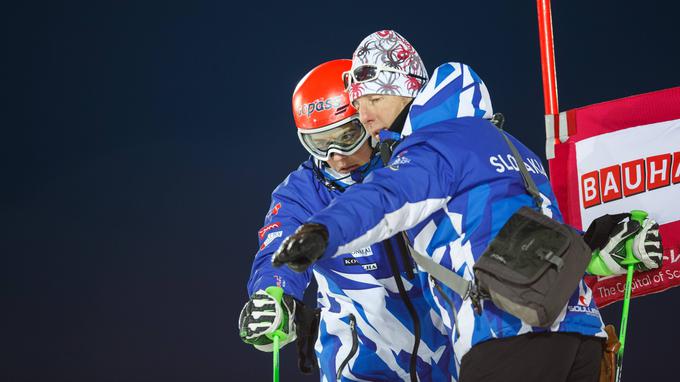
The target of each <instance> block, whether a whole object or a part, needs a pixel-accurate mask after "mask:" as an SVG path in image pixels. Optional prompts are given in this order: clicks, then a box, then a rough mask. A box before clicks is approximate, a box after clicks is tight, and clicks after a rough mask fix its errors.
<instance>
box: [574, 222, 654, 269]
mask: <svg viewBox="0 0 680 382" xmlns="http://www.w3.org/2000/svg"><path fill="white" fill-rule="evenodd" d="M631 238H632V239H633V256H635V258H636V259H638V260H640V262H639V263H637V264H635V270H636V271H639V272H644V271H648V270H651V269H655V268H658V267H660V266H661V263H662V256H663V247H662V245H661V237H660V236H659V224H657V223H656V222H655V221H654V220H652V219H645V220H644V222H643V223H642V224H640V223H638V222H637V221H635V220H630V214H629V213H623V214H617V215H603V216H601V217H599V218H597V219H595V220H593V222H592V223H591V224H590V227H588V231H587V232H586V233H585V235H584V236H583V239H584V240H585V241H586V243H588V245H589V246H590V247H591V248H592V249H593V250H599V256H600V258H601V259H602V261H603V262H604V263H605V265H606V266H607V268H608V269H609V270H610V271H611V273H612V274H617V275H620V274H625V273H626V269H627V267H626V265H623V264H622V262H623V260H624V259H625V258H626V249H625V244H626V240H628V239H631Z"/></svg>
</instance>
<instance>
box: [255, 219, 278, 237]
mask: <svg viewBox="0 0 680 382" xmlns="http://www.w3.org/2000/svg"><path fill="white" fill-rule="evenodd" d="M274 228H281V223H279V222H274V223H272V224H269V225H266V226H264V227H262V228H260V230H259V231H257V234H258V235H259V236H260V240H261V239H264V234H265V233H267V231H271V230H273V229H274Z"/></svg>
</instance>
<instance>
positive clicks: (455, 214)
mask: <svg viewBox="0 0 680 382" xmlns="http://www.w3.org/2000/svg"><path fill="white" fill-rule="evenodd" d="M491 113H492V111H491V101H490V99H489V96H488V92H487V91H486V87H485V85H484V83H483V82H482V81H481V79H479V77H478V76H477V75H476V74H475V73H474V72H473V71H472V70H471V69H470V68H469V67H467V66H466V65H463V64H459V63H447V64H444V65H442V66H440V67H439V68H437V70H435V72H434V73H433V75H432V77H431V80H430V82H429V84H428V85H427V86H426V87H425V88H424V89H423V91H422V92H421V93H420V94H419V96H418V97H416V99H415V100H414V102H413V104H412V106H411V110H410V112H409V116H408V118H407V120H406V124H405V126H404V130H403V134H404V135H407V137H405V138H404V139H403V141H402V142H401V144H400V145H399V146H397V148H396V150H395V152H394V153H393V155H392V157H391V159H390V163H389V165H388V166H387V167H385V168H381V169H378V170H376V171H374V172H372V173H371V174H370V175H369V176H368V177H367V179H366V180H365V181H364V182H363V184H360V185H357V186H354V187H352V188H351V189H350V190H348V191H347V192H346V193H345V194H344V195H342V196H341V197H339V198H338V199H336V200H335V201H334V202H333V203H332V204H331V205H330V206H329V207H328V208H326V209H324V210H323V211H320V212H318V213H316V214H315V215H314V216H312V217H311V218H309V219H308V220H307V221H308V222H314V223H320V224H323V225H325V226H326V227H327V228H328V231H329V245H328V249H327V251H326V253H325V254H324V255H323V256H322V257H321V259H322V260H319V261H329V260H331V259H335V258H337V256H338V255H339V254H341V253H347V252H352V251H354V250H356V249H358V248H362V247H365V246H367V245H370V244H372V243H375V242H378V241H380V240H382V239H384V238H386V237H392V236H393V235H395V234H396V233H398V232H401V231H406V233H407V236H408V238H409V241H410V242H411V244H412V245H413V247H414V248H415V249H416V250H417V251H418V252H420V253H422V254H427V255H429V256H431V257H432V259H433V260H434V261H436V262H437V263H439V264H441V265H443V266H444V267H446V268H448V269H451V270H453V271H455V272H456V273H458V274H459V275H460V276H463V277H464V278H466V279H468V280H473V272H472V267H473V265H474V264H475V261H476V260H477V259H478V258H479V256H481V254H482V252H483V251H484V249H485V248H486V247H487V245H488V243H489V242H490V240H491V239H492V238H493V237H494V236H495V235H496V234H497V233H498V231H499V230H500V228H501V227H502V226H503V224H504V223H505V222H506V221H507V220H508V219H509V218H510V216H511V215H512V214H513V213H514V212H515V211H517V210H518V209H519V208H520V207H522V206H532V205H534V204H533V203H532V199H531V197H530V196H529V195H528V194H527V193H526V191H525V188H524V184H523V182H522V178H521V175H520V173H519V171H518V169H519V167H518V165H520V166H521V165H523V166H526V168H527V170H528V171H529V174H530V175H531V176H532V178H533V180H534V182H535V183H536V185H537V186H538V188H539V190H540V192H541V195H542V198H543V205H542V212H543V213H544V214H546V215H548V216H552V217H553V218H555V219H557V220H559V221H561V220H562V216H561V215H560V211H559V209H558V207H557V202H556V200H555V196H554V195H553V192H552V189H551V187H550V183H549V181H548V178H547V175H546V172H545V170H544V168H543V166H542V164H541V160H540V159H539V158H538V156H537V155H536V154H534V153H533V152H531V151H530V150H529V149H527V148H526V147H525V146H524V145H523V144H521V143H520V142H519V141H517V140H516V139H514V138H512V137H510V138H511V139H512V141H513V143H514V144H515V145H516V146H517V148H518V150H519V152H520V155H521V157H522V158H523V160H524V163H522V164H518V163H516V161H515V159H514V158H513V156H512V154H511V152H510V149H509V148H508V146H507V144H506V143H505V141H504V139H503V137H502V136H501V134H500V132H499V131H497V129H496V127H495V126H493V125H492V124H491V123H490V122H489V121H488V120H486V119H484V117H486V118H488V117H490V116H491ZM425 280H426V286H425V288H429V289H430V290H431V291H432V293H433V294H434V295H435V297H436V298H435V301H434V307H435V308H437V310H439V312H440V313H441V315H442V317H443V319H444V322H445V324H446V326H447V329H448V334H449V336H450V338H451V341H452V342H453V344H454V354H455V357H456V364H457V366H459V365H460V361H461V359H462V357H463V356H464V355H465V354H466V353H467V351H468V350H469V349H470V348H471V347H472V346H474V345H475V344H477V343H480V342H482V341H485V340H489V339H492V338H502V337H510V336H516V335H519V334H523V333H527V332H536V331H540V330H544V329H540V328H534V327H531V326H529V325H528V324H526V323H524V322H522V321H520V320H519V319H518V318H516V317H514V316H512V315H510V314H508V313H505V312H503V311H501V310H499V309H498V308H497V307H495V306H494V305H493V304H492V303H491V302H490V301H484V304H483V308H484V309H483V313H482V314H481V315H476V314H475V313H474V312H473V308H472V306H471V303H470V301H469V299H468V300H465V301H461V298H460V297H459V296H458V295H457V294H455V293H454V292H452V291H451V290H450V289H449V288H447V287H446V286H445V285H443V284H441V283H437V282H436V281H433V280H431V279H427V278H425ZM435 284H438V285H439V286H436V285H435ZM440 288H441V291H443V293H445V294H446V297H447V298H443V296H442V295H441V292H440V290H439V289H440ZM447 300H449V301H451V302H453V304H455V308H456V309H455V310H454V309H452V307H451V306H450V305H449V304H448V303H447ZM454 311H455V312H457V322H458V325H459V327H458V330H455V329H454V322H455V320H453V319H452V315H453V312H454ZM548 330H550V331H561V332H576V333H581V334H584V335H595V336H605V334H604V331H603V324H602V320H601V318H600V314H599V311H598V310H597V307H596V306H595V303H594V301H593V300H592V292H591V291H590V289H589V288H588V287H587V286H586V284H585V282H583V281H581V282H580V285H579V288H578V289H577V290H575V291H574V293H573V295H572V297H571V299H570V301H569V302H568V304H567V305H566V306H565V307H564V310H563V312H562V314H561V315H560V316H559V317H558V318H557V320H556V321H555V323H554V325H553V326H552V327H551V328H549V329H548Z"/></svg>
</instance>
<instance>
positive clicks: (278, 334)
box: [265, 286, 293, 382]
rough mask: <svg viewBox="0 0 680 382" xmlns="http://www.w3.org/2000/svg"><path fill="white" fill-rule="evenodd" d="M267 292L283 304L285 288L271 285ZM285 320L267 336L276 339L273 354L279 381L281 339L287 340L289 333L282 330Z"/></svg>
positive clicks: (275, 373)
mask: <svg viewBox="0 0 680 382" xmlns="http://www.w3.org/2000/svg"><path fill="white" fill-rule="evenodd" d="M265 292H267V294H269V295H270V296H272V297H274V300H276V303H277V304H279V305H281V299H282V298H283V289H282V288H280V287H274V286H271V287H269V288H267V289H265ZM288 319H289V320H291V319H293V318H292V317H288ZM284 324H285V322H281V326H279V327H278V328H277V329H276V330H275V331H274V332H272V333H269V334H267V337H269V339H271V340H272V341H274V351H273V353H272V356H273V358H274V364H273V368H274V382H279V341H280V340H285V339H286V338H287V337H288V335H287V334H286V333H284V332H283V330H281V328H282V327H283V325H284Z"/></svg>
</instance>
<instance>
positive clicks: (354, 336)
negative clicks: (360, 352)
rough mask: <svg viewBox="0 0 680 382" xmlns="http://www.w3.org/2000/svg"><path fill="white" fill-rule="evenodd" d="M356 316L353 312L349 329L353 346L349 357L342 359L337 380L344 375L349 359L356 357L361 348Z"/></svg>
mask: <svg viewBox="0 0 680 382" xmlns="http://www.w3.org/2000/svg"><path fill="white" fill-rule="evenodd" d="M356 324H357V321H356V318H355V317H354V315H353V314H351V313H350V315H349V329H350V330H351V332H352V348H351V349H349V354H347V357H346V358H345V359H344V360H343V361H342V363H341V364H340V367H339V368H338V374H337V375H336V380H338V381H339V380H340V378H341V377H342V371H343V370H344V369H345V366H347V364H348V363H349V360H350V359H352V357H354V354H355V353H356V352H357V349H358V348H359V338H358V336H357V329H356Z"/></svg>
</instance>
